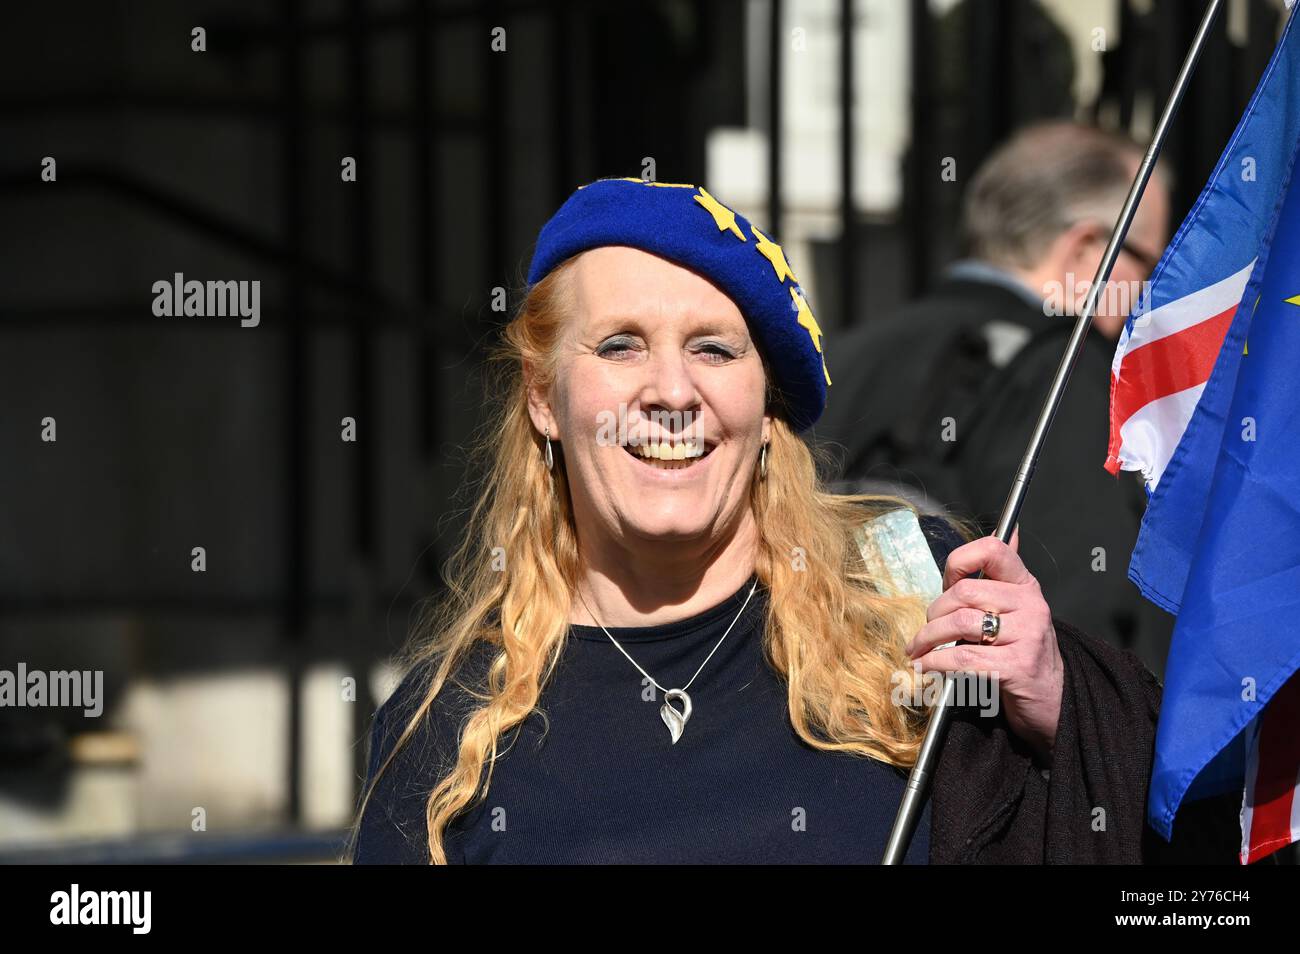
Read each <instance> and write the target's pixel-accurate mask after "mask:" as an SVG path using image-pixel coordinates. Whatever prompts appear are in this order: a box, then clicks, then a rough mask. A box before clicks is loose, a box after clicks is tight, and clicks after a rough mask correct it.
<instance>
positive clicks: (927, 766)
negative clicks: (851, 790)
mask: <svg viewBox="0 0 1300 954" xmlns="http://www.w3.org/2000/svg"><path fill="white" fill-rule="evenodd" d="M1221 5H1222V0H1210V2H1209V4H1208V5H1207V6H1206V9H1205V16H1204V17H1202V18H1201V25H1200V26H1199V27H1198V28H1197V30H1196V38H1195V39H1194V40H1193V41H1192V46H1191V49H1189V50H1188V51H1187V59H1186V60H1184V61H1183V68H1182V70H1181V71H1179V73H1178V78H1177V79H1176V80H1175V81H1174V88H1173V92H1171V93H1170V94H1169V101H1168V102H1167V103H1165V109H1164V112H1163V113H1161V115H1160V121H1159V122H1158V123H1157V124H1156V129H1155V133H1154V135H1153V136H1152V137H1151V145H1150V146H1148V147H1147V151H1146V155H1145V156H1144V157H1143V159H1142V165H1141V166H1139V167H1138V172H1137V177H1136V178H1134V180H1133V185H1132V186H1131V187H1130V188H1129V192H1128V198H1127V199H1126V200H1125V201H1124V208H1123V209H1122V210H1121V211H1120V214H1119V220H1118V221H1117V222H1116V223H1115V230H1114V231H1113V232H1112V233H1111V236H1110V244H1109V245H1107V246H1106V252H1105V254H1104V255H1102V257H1101V263H1100V265H1099V266H1098V267H1097V275H1096V277H1094V278H1093V281H1092V288H1091V290H1090V291H1089V292H1088V297H1087V299H1086V300H1085V301H1084V306H1083V311H1082V312H1080V314H1079V317H1078V319H1077V320H1076V321H1075V323H1074V331H1073V333H1072V334H1071V335H1070V341H1069V344H1067V345H1066V348H1065V354H1064V355H1062V356H1061V363H1060V365H1059V366H1058V367H1057V369H1056V376H1055V377H1054V378H1053V379H1052V387H1051V390H1050V391H1049V392H1048V394H1047V400H1046V401H1044V402H1043V407H1042V410H1041V411H1039V414H1038V424H1037V425H1036V426H1035V427H1034V433H1033V436H1032V437H1030V439H1029V446H1028V447H1027V448H1026V449H1025V456H1024V458H1023V459H1022V460H1021V462H1020V470H1019V471H1018V472H1017V473H1016V478H1015V480H1014V481H1013V482H1012V484H1011V491H1010V493H1008V494H1007V502H1006V503H1005V504H1003V507H1002V517H1001V518H1000V519H999V520H998V528H997V531H996V536H997V537H998V539H1000V540H1001V541H1002V542H1003V543H1010V542H1011V533H1012V529H1013V528H1014V527H1015V525H1016V519H1017V518H1018V517H1019V516H1020V507H1021V505H1022V504H1023V503H1024V499H1025V493H1026V492H1027V491H1028V489H1029V481H1030V480H1031V479H1032V478H1033V476H1034V470H1035V469H1036V468H1037V466H1038V456H1039V453H1040V452H1041V451H1042V448H1043V442H1044V441H1045V440H1046V439H1047V432H1048V431H1049V430H1050V429H1051V427H1052V419H1053V418H1054V417H1055V416H1056V410H1057V408H1058V407H1059V406H1060V404H1061V398H1062V397H1063V396H1064V394H1065V387H1066V385H1067V384H1068V383H1069V381H1070V373H1071V372H1072V371H1073V370H1074V365H1075V362H1076V361H1077V360H1078V357H1079V353H1080V352H1081V351H1082V350H1083V341H1084V336H1085V335H1087V333H1088V327H1089V326H1090V325H1091V324H1092V316H1093V313H1094V312H1095V311H1096V308H1097V299H1098V298H1099V297H1100V295H1101V292H1102V289H1103V288H1104V287H1105V285H1106V282H1107V281H1108V280H1109V279H1110V272H1111V269H1112V268H1113V267H1114V265H1115V259H1116V258H1118V257H1119V250H1120V247H1121V246H1122V245H1123V243H1124V237H1125V236H1126V235H1127V234H1128V230H1129V226H1130V225H1131V224H1132V223H1133V216H1134V215H1135V214H1136V212H1137V207H1138V203H1139V202H1140V201H1141V199H1142V193H1143V192H1144V191H1145V190H1146V187H1147V182H1148V180H1150V178H1151V171H1152V169H1153V168H1154V167H1155V163H1156V158H1157V157H1158V156H1159V155H1160V148H1161V146H1163V145H1164V141H1165V134H1166V133H1167V132H1168V131H1169V124H1170V121H1171V120H1172V118H1173V115H1174V113H1175V112H1177V111H1178V104H1179V103H1180V102H1181V101H1182V98H1183V94H1184V93H1185V92H1186V91H1187V86H1188V83H1189V82H1190V81H1191V78H1192V72H1193V70H1195V68H1196V61H1197V60H1198V59H1199V58H1200V55H1201V50H1202V49H1203V48H1204V46H1205V40H1206V38H1207V37H1208V36H1209V35H1210V26H1211V24H1212V23H1213V22H1214V18H1215V16H1216V15H1217V14H1218V12H1219V7H1220V6H1221ZM955 695H956V679H955V677H954V676H953V675H952V674H951V673H948V674H945V676H944V683H943V695H942V698H941V699H940V700H939V703H938V705H937V706H936V707H935V710H934V713H933V714H932V715H931V717H930V724H929V726H928V728H927V729H926V732H925V738H924V739H923V740H922V742H921V751H920V753H919V754H918V756H917V760H916V765H915V766H913V768H912V772H911V774H910V775H909V776H908V779H907V788H906V789H905V790H904V792H903V798H902V801H901V802H899V805H898V816H897V817H896V818H895V820H894V828H893V830H892V831H891V832H890V833H889V842H888V844H887V845H886V847H885V857H884V859H883V860H882V861H881V864H886V865H897V864H902V863H903V858H904V856H906V854H907V848H908V845H910V844H911V842H912V835H913V833H914V832H915V831H916V824H917V822H918V821H919V820H920V818H921V810H922V807H923V806H924V804H925V796H926V793H927V791H928V789H929V786H930V782H931V780H932V778H933V774H934V769H935V766H936V765H937V764H938V762H939V751H940V749H941V748H942V746H943V736H944V733H945V731H946V730H947V728H948V719H949V718H950V716H951V713H952V705H953V697H954V696H955Z"/></svg>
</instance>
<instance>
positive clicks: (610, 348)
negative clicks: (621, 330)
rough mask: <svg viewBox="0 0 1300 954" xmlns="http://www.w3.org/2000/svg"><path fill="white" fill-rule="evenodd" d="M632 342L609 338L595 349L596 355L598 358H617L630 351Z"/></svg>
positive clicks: (624, 339)
mask: <svg viewBox="0 0 1300 954" xmlns="http://www.w3.org/2000/svg"><path fill="white" fill-rule="evenodd" d="M632 347H633V342H632V340H631V339H629V338H611V339H609V340H608V341H606V342H605V343H604V344H602V345H601V346H600V347H599V348H597V349H596V354H597V355H599V356H600V357H602V358H603V357H606V356H607V355H612V356H615V357H617V356H619V355H622V354H626V353H627V352H629V351H631V350H632Z"/></svg>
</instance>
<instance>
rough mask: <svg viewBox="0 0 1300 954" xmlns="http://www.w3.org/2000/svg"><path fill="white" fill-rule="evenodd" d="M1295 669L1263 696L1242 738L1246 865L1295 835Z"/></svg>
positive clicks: (1298, 827)
mask: <svg viewBox="0 0 1300 954" xmlns="http://www.w3.org/2000/svg"><path fill="white" fill-rule="evenodd" d="M1296 726H1300V675H1295V676H1292V677H1291V678H1290V679H1289V680H1288V681H1287V683H1286V684H1285V685H1283V686H1282V688H1281V689H1279V690H1278V691H1277V692H1276V693H1275V694H1274V696H1273V698H1272V699H1270V700H1269V701H1268V706H1267V707H1266V708H1265V710H1264V712H1263V714H1262V715H1261V716H1259V717H1258V718H1257V719H1256V720H1255V722H1254V724H1253V725H1252V726H1251V728H1250V730H1249V731H1250V735H1249V737H1248V739H1247V744H1248V749H1247V750H1248V752H1249V755H1248V756H1247V761H1246V792H1245V798H1244V799H1243V801H1242V806H1241V863H1242V864H1244V865H1248V864H1250V863H1251V862H1254V861H1258V860H1259V859H1260V858H1263V857H1265V856H1267V855H1270V854H1272V853H1273V852H1275V851H1277V850H1278V849H1279V848H1285V847H1286V846H1287V845H1289V844H1291V842H1293V841H1300V798H1297V797H1296V787H1297V786H1300V770H1298V769H1297V766H1300V733H1297V731H1296Z"/></svg>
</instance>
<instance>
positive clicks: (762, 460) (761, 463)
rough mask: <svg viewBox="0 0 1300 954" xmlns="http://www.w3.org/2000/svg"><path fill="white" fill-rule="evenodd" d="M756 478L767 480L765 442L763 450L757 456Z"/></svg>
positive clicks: (765, 442)
mask: <svg viewBox="0 0 1300 954" xmlns="http://www.w3.org/2000/svg"><path fill="white" fill-rule="evenodd" d="M758 476H759V478H760V479H762V480H767V441H764V442H763V450H762V451H761V452H760V453H759V455H758Z"/></svg>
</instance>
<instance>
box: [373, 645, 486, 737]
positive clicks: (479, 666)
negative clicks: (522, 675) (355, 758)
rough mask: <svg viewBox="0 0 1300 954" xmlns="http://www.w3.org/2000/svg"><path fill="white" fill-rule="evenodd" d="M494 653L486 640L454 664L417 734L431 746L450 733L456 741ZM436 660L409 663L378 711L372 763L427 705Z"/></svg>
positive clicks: (425, 714)
mask: <svg viewBox="0 0 1300 954" xmlns="http://www.w3.org/2000/svg"><path fill="white" fill-rule="evenodd" d="M492 655H493V654H492V652H491V651H490V647H488V646H487V644H485V643H475V644H474V645H472V646H471V647H470V648H469V649H468V650H467V651H466V652H465V654H464V656H463V658H462V659H461V660H460V661H459V662H457V664H456V665H455V666H454V667H453V670H452V672H451V674H450V675H449V676H448V677H447V680H446V682H445V683H444V684H443V686H442V688H441V689H440V690H439V691H438V694H437V695H436V696H435V697H434V699H433V701H432V702H431V703H430V705H429V707H428V710H427V711H426V712H425V713H424V716H423V718H422V719H421V721H420V723H419V725H418V726H417V728H416V735H417V736H419V737H420V740H421V741H422V742H423V743H424V746H425V747H426V748H427V747H428V746H429V745H431V744H434V743H439V742H441V741H445V739H444V736H446V735H447V734H448V733H450V736H451V740H452V741H453V742H454V741H455V740H456V738H457V736H458V732H459V729H460V724H461V722H462V721H463V720H464V719H465V718H466V717H467V716H468V715H469V714H470V713H471V712H472V711H473V710H474V709H475V708H477V706H478V701H477V699H476V697H475V695H474V692H473V691H471V690H472V689H476V687H478V686H481V685H482V683H483V680H484V679H485V678H486V673H487V666H488V665H489V663H490V662H491V658H492ZM435 669H436V663H435V662H433V661H431V660H429V659H422V660H419V661H417V662H415V663H413V664H411V665H409V666H407V668H406V670H405V673H404V674H403V676H402V678H401V679H400V680H399V681H398V684H397V687H396V688H395V689H394V690H393V691H392V693H391V694H390V695H389V696H388V698H387V699H386V700H384V702H383V704H382V705H380V706H379V708H378V709H377V710H376V711H375V716H374V723H373V727H372V746H371V762H372V763H373V762H375V761H376V760H377V759H381V758H385V757H387V755H388V752H389V751H391V750H392V749H393V747H394V746H395V744H396V742H397V740H398V739H399V738H400V737H401V735H402V733H403V731H405V729H406V727H407V725H408V724H409V723H410V721H411V719H412V718H413V717H414V716H415V714H416V712H417V711H418V710H419V709H420V707H421V706H422V705H423V703H424V700H425V698H426V697H427V696H428V693H429V689H430V686H431V685H432V683H433V678H434V675H435Z"/></svg>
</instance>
